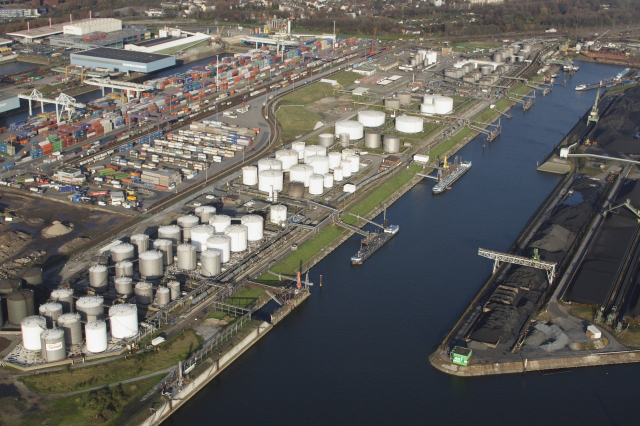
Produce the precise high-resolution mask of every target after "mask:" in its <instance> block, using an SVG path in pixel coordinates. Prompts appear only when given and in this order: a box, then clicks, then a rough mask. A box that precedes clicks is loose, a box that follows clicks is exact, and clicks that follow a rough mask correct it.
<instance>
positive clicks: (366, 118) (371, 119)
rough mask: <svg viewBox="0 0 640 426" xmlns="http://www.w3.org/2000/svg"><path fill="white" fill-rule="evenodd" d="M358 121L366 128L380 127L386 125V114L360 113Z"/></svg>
mask: <svg viewBox="0 0 640 426" xmlns="http://www.w3.org/2000/svg"><path fill="white" fill-rule="evenodd" d="M358 121H359V122H360V123H361V124H362V125H363V126H364V127H380V126H382V125H383V124H384V121H385V114H384V112H382V111H360V112H358Z"/></svg>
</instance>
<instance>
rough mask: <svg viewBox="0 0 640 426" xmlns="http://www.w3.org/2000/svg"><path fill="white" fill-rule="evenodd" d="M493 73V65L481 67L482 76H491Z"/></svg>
mask: <svg viewBox="0 0 640 426" xmlns="http://www.w3.org/2000/svg"><path fill="white" fill-rule="evenodd" d="M491 71H493V67H492V66H491V65H483V66H481V67H480V72H481V73H482V75H489V74H491Z"/></svg>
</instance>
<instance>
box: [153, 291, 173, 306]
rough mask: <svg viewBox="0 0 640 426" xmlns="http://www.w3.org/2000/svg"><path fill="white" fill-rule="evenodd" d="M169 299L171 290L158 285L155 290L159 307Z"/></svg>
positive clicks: (166, 303)
mask: <svg viewBox="0 0 640 426" xmlns="http://www.w3.org/2000/svg"><path fill="white" fill-rule="evenodd" d="M170 301H171V290H169V289H168V288H167V287H159V288H158V291H156V304H157V305H158V307H159V308H163V307H165V306H167V305H168V304H169V302H170Z"/></svg>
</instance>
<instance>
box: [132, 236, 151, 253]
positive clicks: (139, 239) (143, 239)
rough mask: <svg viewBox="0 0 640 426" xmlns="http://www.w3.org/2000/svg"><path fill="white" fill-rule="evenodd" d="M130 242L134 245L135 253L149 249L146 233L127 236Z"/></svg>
mask: <svg viewBox="0 0 640 426" xmlns="http://www.w3.org/2000/svg"><path fill="white" fill-rule="evenodd" d="M129 241H131V244H133V245H134V246H135V247H136V253H137V254H140V253H144V252H145V251H147V250H149V236H148V235H147V234H135V235H132V236H131V238H129Z"/></svg>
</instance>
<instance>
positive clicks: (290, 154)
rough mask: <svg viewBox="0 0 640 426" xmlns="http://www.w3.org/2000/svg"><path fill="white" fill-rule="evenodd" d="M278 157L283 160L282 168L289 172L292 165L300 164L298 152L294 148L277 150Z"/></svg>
mask: <svg viewBox="0 0 640 426" xmlns="http://www.w3.org/2000/svg"><path fill="white" fill-rule="evenodd" d="M276 159H277V160H280V162H282V170H283V171H285V172H288V171H289V169H291V166H295V165H296V164H298V152H297V151H294V150H292V149H281V150H279V151H276Z"/></svg>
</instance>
